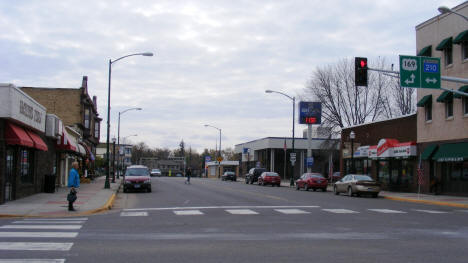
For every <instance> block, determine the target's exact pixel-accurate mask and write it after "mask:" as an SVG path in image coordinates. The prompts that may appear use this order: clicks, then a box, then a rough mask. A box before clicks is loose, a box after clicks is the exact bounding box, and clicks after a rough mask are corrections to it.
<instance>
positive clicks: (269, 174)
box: [265, 173, 279, 176]
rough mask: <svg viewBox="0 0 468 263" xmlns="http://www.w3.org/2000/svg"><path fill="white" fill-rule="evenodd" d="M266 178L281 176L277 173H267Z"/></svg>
mask: <svg viewBox="0 0 468 263" xmlns="http://www.w3.org/2000/svg"><path fill="white" fill-rule="evenodd" d="M265 175H266V176H279V175H278V174H277V173H266V174H265Z"/></svg>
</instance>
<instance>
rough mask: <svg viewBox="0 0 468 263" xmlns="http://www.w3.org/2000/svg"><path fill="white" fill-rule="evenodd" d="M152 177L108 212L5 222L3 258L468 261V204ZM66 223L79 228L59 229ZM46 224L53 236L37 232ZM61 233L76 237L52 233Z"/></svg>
mask: <svg viewBox="0 0 468 263" xmlns="http://www.w3.org/2000/svg"><path fill="white" fill-rule="evenodd" d="M152 180H153V181H152V184H153V186H152V189H153V192H152V193H126V194H124V193H119V195H118V198H117V200H116V203H115V206H114V209H113V210H111V211H110V212H108V213H106V214H101V215H94V216H90V217H87V218H78V219H76V220H74V221H71V220H70V219H69V221H66V220H62V219H57V220H36V221H34V220H26V219H22V220H12V219H8V220H6V219H3V220H0V258H2V259H12V258H16V259H26V258H27V259H41V258H42V259H44V258H46V259H65V260H66V262H204V263H206V262H257V263H258V262H379V263H380V262H421V263H422V262H424V263H427V262H464V263H466V262H468V251H467V248H468V210H459V209H454V208H450V207H442V206H430V205H422V204H414V203H405V202H397V201H391V200H386V199H383V198H363V197H348V196H343V195H341V196H335V195H334V194H333V193H331V192H326V193H324V192H321V191H317V192H312V191H309V192H306V191H296V190H295V189H293V188H288V187H281V188H278V187H271V186H267V187H262V186H257V185H246V184H244V183H243V182H222V181H220V180H211V179H197V178H192V184H191V185H186V184H184V180H183V178H153V179H152ZM18 226H20V228H17V227H18ZM22 226H23V227H24V228H21V227H22ZM28 226H29V229H28ZM41 226H43V227H41ZM54 226H55V227H56V228H58V229H51V228H54ZM77 226H79V227H80V228H79V229H76V228H77ZM68 227H71V228H75V229H60V228H68ZM38 228H39V229H38ZM31 232H32V233H33V234H27V233H31ZM44 232H46V233H52V234H49V237H43V236H40V237H31V235H34V233H36V235H40V234H37V233H44ZM5 233H7V234H5ZM11 233H26V234H18V235H20V236H18V237H11V235H14V234H11ZM58 233H67V234H71V233H76V236H74V237H70V236H68V237H56V236H54V235H58ZM61 235H63V234H61ZM29 242H35V243H41V242H43V243H46V244H47V243H49V242H53V243H54V244H55V246H56V247H50V246H51V245H44V244H42V246H44V247H41V248H42V249H44V250H43V251H38V250H37V249H38V248H37V247H36V248H35V249H34V250H27V249H28V248H29V249H30V247H28V246H40V245H38V244H31V243H29ZM23 243H24V244H23ZM11 244H13V246H12V245H11ZM49 244H50V243H49ZM15 246H17V247H15ZM0 262H2V261H1V260H0ZM57 262H60V261H57Z"/></svg>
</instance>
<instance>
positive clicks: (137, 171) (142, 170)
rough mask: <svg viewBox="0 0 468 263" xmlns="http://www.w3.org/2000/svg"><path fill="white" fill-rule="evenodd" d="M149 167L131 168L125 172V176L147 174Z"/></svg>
mask: <svg viewBox="0 0 468 263" xmlns="http://www.w3.org/2000/svg"><path fill="white" fill-rule="evenodd" d="M147 175H148V169H146V168H130V169H127V172H125V176H147Z"/></svg>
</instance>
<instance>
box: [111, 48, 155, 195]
mask: <svg viewBox="0 0 468 263" xmlns="http://www.w3.org/2000/svg"><path fill="white" fill-rule="evenodd" d="M131 56H147V57H151V56H153V53H150V52H145V53H135V54H130V55H126V56H123V57H120V58H118V59H115V60H114V61H112V60H111V59H109V82H108V83H109V86H108V89H107V140H106V157H107V160H106V181H105V183H104V188H106V189H108V188H110V183H109V177H110V165H109V164H110V158H109V139H110V134H109V133H110V101H111V97H110V94H111V73H112V63H115V62H117V61H119V60H121V59H124V58H127V57H131Z"/></svg>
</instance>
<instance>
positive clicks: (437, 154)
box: [416, 2, 468, 195]
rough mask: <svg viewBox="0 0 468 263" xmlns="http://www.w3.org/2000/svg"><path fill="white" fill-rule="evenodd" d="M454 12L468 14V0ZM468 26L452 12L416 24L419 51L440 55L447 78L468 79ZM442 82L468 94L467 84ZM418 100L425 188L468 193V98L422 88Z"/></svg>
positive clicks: (430, 54) (432, 55)
mask: <svg viewBox="0 0 468 263" xmlns="http://www.w3.org/2000/svg"><path fill="white" fill-rule="evenodd" d="M452 10H453V11H455V12H457V13H460V14H462V15H465V16H468V2H465V3H463V4H461V5H459V6H456V7H454V8H453V9H452ZM467 25H468V24H467V22H466V21H465V20H464V19H463V18H462V17H460V16H458V15H456V14H452V13H448V14H441V15H438V16H436V17H433V18H431V19H429V20H428V21H425V22H423V23H421V24H419V25H417V26H416V50H417V55H418V56H428V57H438V58H440V60H441V74H442V76H448V77H458V78H465V79H466V78H468V30H467V28H468V27H467ZM441 84H442V87H443V88H447V89H451V90H460V91H463V92H468V86H467V85H466V84H462V83H456V82H448V81H442V83H441ZM417 101H418V103H417V106H418V111H417V116H418V117H417V143H418V148H419V151H420V153H421V157H422V171H423V174H424V182H425V183H424V191H425V192H430V191H432V192H438V193H444V194H455V195H468V97H466V96H461V95H458V94H455V93H452V92H449V91H444V90H437V89H418V90H417ZM434 185H436V187H434ZM431 186H432V187H431Z"/></svg>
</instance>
